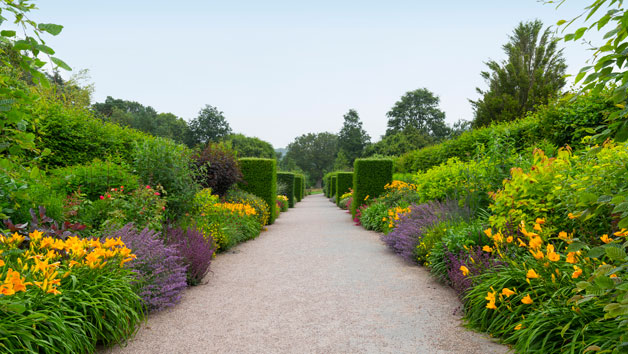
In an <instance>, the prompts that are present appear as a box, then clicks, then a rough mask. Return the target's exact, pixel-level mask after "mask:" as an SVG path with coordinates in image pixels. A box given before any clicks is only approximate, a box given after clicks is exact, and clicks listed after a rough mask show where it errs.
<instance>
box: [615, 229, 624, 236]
mask: <svg viewBox="0 0 628 354" xmlns="http://www.w3.org/2000/svg"><path fill="white" fill-rule="evenodd" d="M613 235H615V236H628V231H626V229H621V230H619V231H617V232H615V233H614V234H613Z"/></svg>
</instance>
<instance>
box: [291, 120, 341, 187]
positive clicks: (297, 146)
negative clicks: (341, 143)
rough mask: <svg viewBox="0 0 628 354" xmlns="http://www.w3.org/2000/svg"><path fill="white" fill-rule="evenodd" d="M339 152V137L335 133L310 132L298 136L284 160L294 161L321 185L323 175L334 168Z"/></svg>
mask: <svg viewBox="0 0 628 354" xmlns="http://www.w3.org/2000/svg"><path fill="white" fill-rule="evenodd" d="M337 153H338V137H337V136H336V135H335V134H332V133H327V132H325V133H318V134H314V133H308V134H303V135H301V136H298V137H297V138H295V139H294V141H293V142H292V143H290V145H288V152H286V156H285V157H284V158H283V160H285V161H294V163H295V164H296V165H297V167H299V168H300V169H302V170H303V171H304V172H305V173H307V174H308V175H309V176H310V178H311V179H312V180H313V181H314V182H315V183H316V185H317V186H320V185H321V181H322V179H323V175H324V174H325V173H326V172H327V171H330V170H331V169H332V167H333V165H334V160H335V158H336V154H337Z"/></svg>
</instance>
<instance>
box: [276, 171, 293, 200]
mask: <svg viewBox="0 0 628 354" xmlns="http://www.w3.org/2000/svg"><path fill="white" fill-rule="evenodd" d="M294 180H295V175H294V173H292V172H277V182H279V183H282V184H285V185H286V186H287V189H288V191H287V192H286V194H287V195H286V197H288V207H289V208H294V195H295V192H294V191H295V181H294Z"/></svg>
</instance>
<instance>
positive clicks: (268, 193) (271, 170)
mask: <svg viewBox="0 0 628 354" xmlns="http://www.w3.org/2000/svg"><path fill="white" fill-rule="evenodd" d="M239 162H240V171H241V172H242V179H243V180H244V181H242V182H240V183H238V187H240V189H242V190H245V191H247V192H249V193H252V194H255V195H256V196H258V197H260V198H262V199H264V201H265V202H266V203H267V204H268V206H269V207H270V209H271V210H270V219H269V221H268V223H269V224H272V223H273V222H275V218H276V215H277V214H276V209H277V203H276V202H275V201H276V200H277V162H276V161H275V159H260V158H255V157H246V158H241V159H240V160H239Z"/></svg>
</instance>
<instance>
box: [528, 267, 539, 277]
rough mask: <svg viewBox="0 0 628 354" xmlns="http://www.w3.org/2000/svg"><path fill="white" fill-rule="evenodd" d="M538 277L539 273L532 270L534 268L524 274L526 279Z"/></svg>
mask: <svg viewBox="0 0 628 354" xmlns="http://www.w3.org/2000/svg"><path fill="white" fill-rule="evenodd" d="M538 277H539V275H538V274H536V271H534V269H530V270H528V273H527V274H526V278H528V279H536V278H538Z"/></svg>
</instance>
